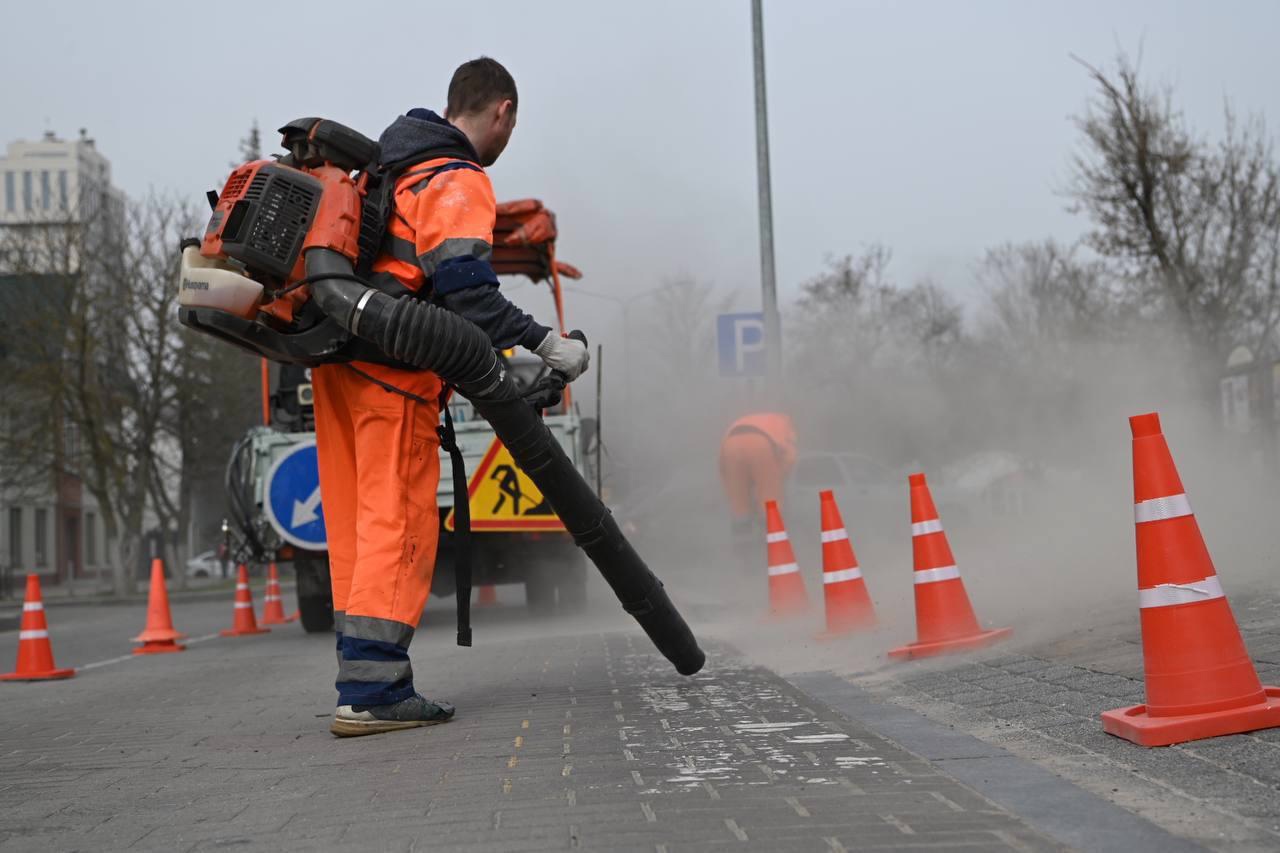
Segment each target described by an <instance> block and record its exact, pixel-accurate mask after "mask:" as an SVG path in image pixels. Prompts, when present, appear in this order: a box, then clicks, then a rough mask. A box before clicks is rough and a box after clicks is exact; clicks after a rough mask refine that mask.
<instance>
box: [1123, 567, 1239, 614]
mask: <svg viewBox="0 0 1280 853" xmlns="http://www.w3.org/2000/svg"><path fill="white" fill-rule="evenodd" d="M1223 595H1224V593H1223V592H1222V584H1221V583H1220V582H1219V581H1218V576H1217V575H1210V576H1209V577H1207V578H1204V579H1203V580H1198V581H1192V582H1191V583H1162V584H1159V585H1157V586H1154V587H1152V588H1151V589H1140V590H1138V607H1140V608H1142V609H1143V610H1145V609H1147V608H1148V607H1172V606H1173V605H1175V604H1191V603H1192V602H1196V601H1212V600H1213V599H1215V598H1222V597H1223Z"/></svg>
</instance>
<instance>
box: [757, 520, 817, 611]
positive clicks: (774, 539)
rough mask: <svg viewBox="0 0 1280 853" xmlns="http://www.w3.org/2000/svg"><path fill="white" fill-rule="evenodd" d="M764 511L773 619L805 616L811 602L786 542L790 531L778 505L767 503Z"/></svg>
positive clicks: (793, 554)
mask: <svg viewBox="0 0 1280 853" xmlns="http://www.w3.org/2000/svg"><path fill="white" fill-rule="evenodd" d="M764 511H765V524H766V527H765V529H766V535H765V541H766V543H767V544H768V554H769V612H770V614H772V615H773V616H791V615H794V614H797V613H803V612H804V611H805V610H808V609H809V598H808V596H807V595H805V592H804V578H802V577H800V566H798V565H797V564H796V555H795V552H794V551H793V550H792V549H791V542H790V540H789V539H788V538H787V528H786V527H785V526H784V525H783V523H782V513H780V512H778V502H777V501H766V502H765V505H764Z"/></svg>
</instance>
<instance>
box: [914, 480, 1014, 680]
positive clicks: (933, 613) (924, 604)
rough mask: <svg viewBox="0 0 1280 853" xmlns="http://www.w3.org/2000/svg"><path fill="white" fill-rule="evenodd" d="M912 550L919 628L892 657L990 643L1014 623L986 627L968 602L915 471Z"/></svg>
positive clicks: (935, 513) (925, 486) (930, 500)
mask: <svg viewBox="0 0 1280 853" xmlns="http://www.w3.org/2000/svg"><path fill="white" fill-rule="evenodd" d="M907 481H908V482H909V483H910V484H911V550H912V552H913V557H914V562H915V572H914V578H915V589H916V632H917V633H918V634H919V638H918V639H917V640H916V642H914V643H908V644H907V645H905V646H899V647H898V648H896V649H890V650H889V657H891V658H924V657H933V656H934V655H941V654H946V653H948V652H957V651H961V650H964V649H973V648H978V647H980V646H986V645H990V644H991V643H994V642H996V641H998V640H1002V639H1004V638H1005V637H1007V636H1009V635H1010V634H1012V633H1013V629H1012V628H995V629H993V630H990V631H984V630H982V627H981V626H980V625H979V624H978V617H977V616H975V615H974V613H973V605H971V604H970V603H969V594H968V593H967V592H965V589H964V581H962V580H961V579H960V570H959V569H958V568H957V567H956V558H955V557H953V556H952V555H951V546H950V545H949V544H947V534H946V533H945V532H944V531H943V529H942V521H941V520H940V519H939V518H938V510H937V508H935V507H934V505H933V496H932V495H931V494H929V486H928V484H926V483H925V480H924V474H912V475H910V476H909V477H908V478H907Z"/></svg>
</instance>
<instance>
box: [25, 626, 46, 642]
mask: <svg viewBox="0 0 1280 853" xmlns="http://www.w3.org/2000/svg"><path fill="white" fill-rule="evenodd" d="M48 637H49V632H48V631H47V630H45V629H44V628H36V629H35V630H34V631H19V632H18V639H19V640H45V639H48Z"/></svg>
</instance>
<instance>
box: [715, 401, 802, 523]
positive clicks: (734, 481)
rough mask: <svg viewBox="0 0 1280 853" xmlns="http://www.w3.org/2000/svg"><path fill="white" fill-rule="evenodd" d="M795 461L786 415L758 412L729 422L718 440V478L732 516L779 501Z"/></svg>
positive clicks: (752, 512) (793, 434)
mask: <svg viewBox="0 0 1280 853" xmlns="http://www.w3.org/2000/svg"><path fill="white" fill-rule="evenodd" d="M795 462H796V430H795V426H794V425H793V424H792V422H791V418H790V417H788V416H787V415H784V414H780V413H776V412H760V413H757V414H752V415H747V416H746V417H743V418H739V419H738V420H736V421H734V422H733V425H732V426H731V427H729V430H728V431H727V432H726V433H725V436H724V439H723V440H722V441H721V443H720V481H721V484H722V485H723V486H724V492H725V497H726V498H728V500H729V512H730V514H731V515H732V516H733V517H734V518H735V519H745V518H751V517H753V516H756V515H759V514H761V512H762V511H763V508H764V504H765V502H766V501H778V502H781V501H782V498H783V491H784V490H785V487H786V481H787V477H788V476H789V475H790V473H791V468H792V467H793V466H794V465H795Z"/></svg>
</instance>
